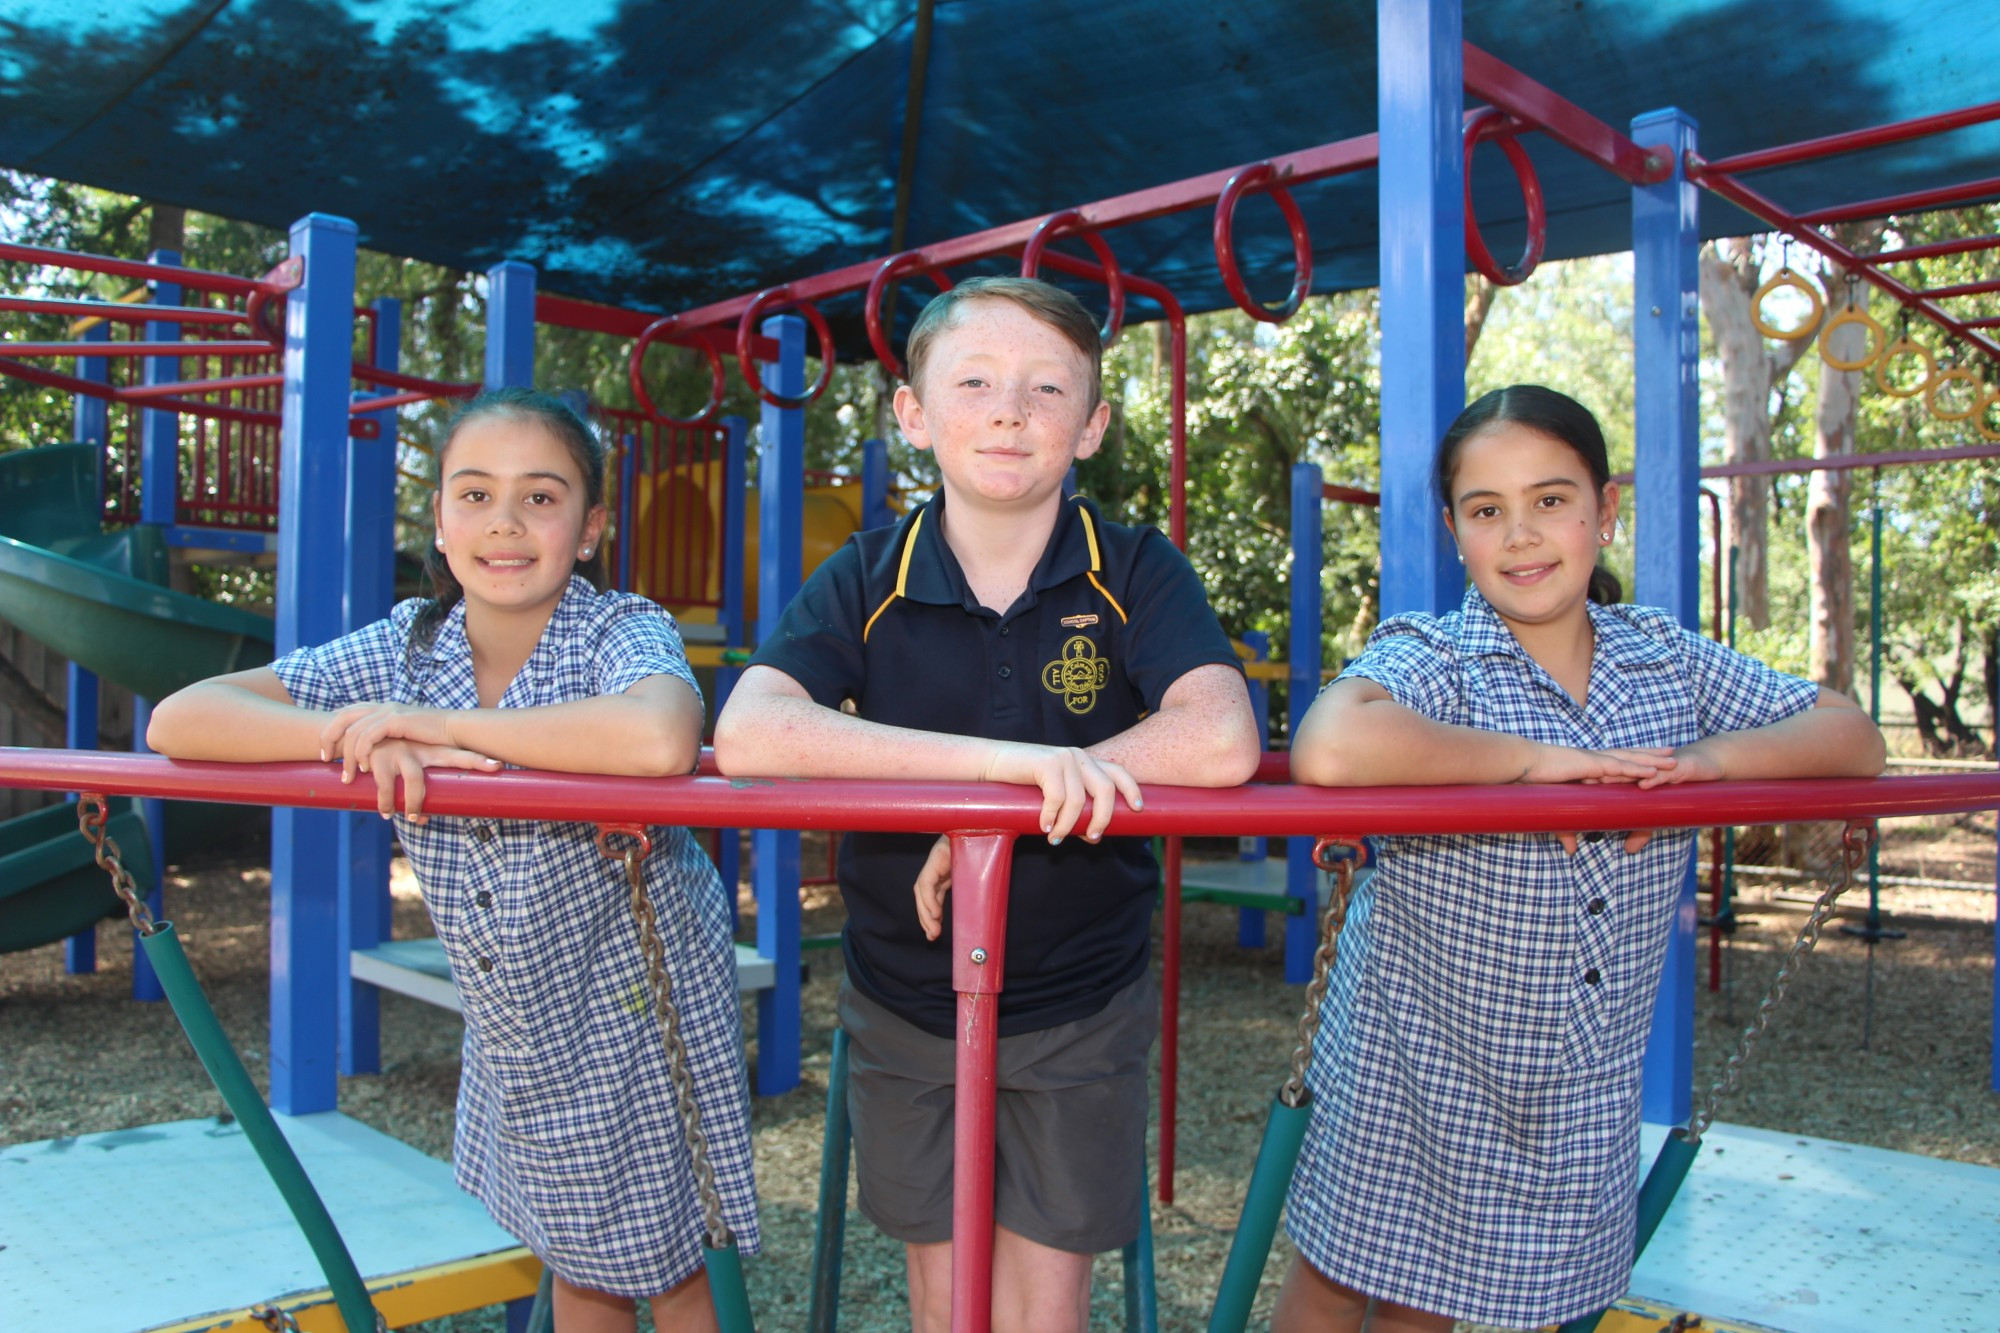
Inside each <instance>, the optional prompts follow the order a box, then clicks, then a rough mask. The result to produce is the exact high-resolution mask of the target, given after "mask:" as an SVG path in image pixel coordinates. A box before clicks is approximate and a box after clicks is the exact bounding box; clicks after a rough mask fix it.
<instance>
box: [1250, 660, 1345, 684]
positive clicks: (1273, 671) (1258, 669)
mask: <svg viewBox="0 0 2000 1333" xmlns="http://www.w3.org/2000/svg"><path fill="white" fill-rule="evenodd" d="M1243 674H1244V675H1245V676H1247V677H1249V678H1250V679H1251V680H1290V679H1291V678H1292V668H1291V665H1290V663H1287V662H1245V663H1244V664H1243ZM1339 674H1340V672H1339V670H1338V669H1337V668H1334V667H1326V668H1323V669H1322V670H1321V671H1320V673H1319V678H1320V679H1321V680H1332V679H1333V678H1334V677H1335V676H1338V675H1339Z"/></svg>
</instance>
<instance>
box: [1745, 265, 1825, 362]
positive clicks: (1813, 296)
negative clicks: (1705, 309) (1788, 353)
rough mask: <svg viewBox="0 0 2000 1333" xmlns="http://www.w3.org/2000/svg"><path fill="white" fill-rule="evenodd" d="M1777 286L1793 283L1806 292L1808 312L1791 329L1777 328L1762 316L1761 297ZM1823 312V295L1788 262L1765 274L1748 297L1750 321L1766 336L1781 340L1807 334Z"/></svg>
mask: <svg viewBox="0 0 2000 1333" xmlns="http://www.w3.org/2000/svg"><path fill="white" fill-rule="evenodd" d="M1780 287H1795V288H1797V289H1798V290H1799V291H1802V292H1804V293H1805V294H1806V299H1807V300H1809V301H1811V302H1812V313H1811V314H1810V315H1807V316H1806V317H1805V319H1804V320H1802V321H1800V323H1799V326H1798V327H1797V328H1794V329H1781V328H1779V327H1778V326H1777V325H1775V324H1772V323H1770V322H1769V321H1767V320H1766V319H1765V318H1764V298H1765V297H1767V296H1769V295H1770V294H1771V293H1772V292H1774V291H1776V290H1778V288H1780ZM1825 313H1826V298H1825V297H1823V296H1821V295H1820V294H1819V288H1817V287H1815V286H1813V285H1812V284H1811V283H1810V282H1807V281H1806V280H1805V279H1804V278H1802V277H1800V276H1799V275H1798V274H1796V273H1794V272H1792V266H1791V265H1790V264H1786V265H1783V266H1782V267H1780V268H1779V269H1778V271H1777V272H1776V273H1773V274H1772V275H1771V276H1770V278H1768V279H1767V280H1766V281H1765V283H1764V285H1763V286H1762V287H1759V288H1758V289H1757V294H1756V295H1755V296H1753V297H1751V298H1750V322H1751V323H1752V324H1755V325H1756V326H1757V332H1759V333H1761V334H1763V335H1764V336H1765V337H1766V338H1776V339H1778V340H1779V341H1781V342H1788V343H1795V342H1797V341H1799V340H1800V339H1801V338H1810V337H1812V336H1813V333H1814V332H1815V331H1816V330H1817V329H1818V328H1819V317H1820V316H1821V315H1823V314H1825Z"/></svg>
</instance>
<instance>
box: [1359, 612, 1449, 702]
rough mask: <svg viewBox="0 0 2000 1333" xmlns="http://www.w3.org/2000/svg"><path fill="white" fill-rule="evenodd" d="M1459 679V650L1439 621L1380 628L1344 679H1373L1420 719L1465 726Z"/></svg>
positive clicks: (1405, 620) (1411, 619)
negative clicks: (1444, 631)
mask: <svg viewBox="0 0 2000 1333" xmlns="http://www.w3.org/2000/svg"><path fill="white" fill-rule="evenodd" d="M1459 674H1460V673H1459V655H1458V647H1457V645H1456V644H1455V643H1454V642H1452V640H1451V638H1450V636H1448V635H1446V634H1444V633H1442V632H1441V630H1440V622H1439V621H1437V620H1433V619H1431V618H1429V617H1423V618H1419V617H1416V616H1397V617H1396V618H1395V619H1393V620H1388V621H1385V622H1383V623H1382V624H1381V625H1379V626H1377V627H1376V630H1375V632H1374V633H1373V634H1371V635H1369V636H1368V643H1367V645H1366V646H1365V647H1363V648H1362V650H1361V655H1360V656H1359V657H1357V658H1355V659H1354V660H1353V661H1351V662H1349V663H1348V664H1347V668H1346V669H1345V670H1344V671H1342V672H1341V673H1340V676H1339V679H1341V680H1346V679H1348V678H1349V677H1354V678H1356V679H1359V680H1372V681H1374V682H1375V683H1376V684H1377V685H1380V686H1381V687H1382V688H1383V689H1384V690H1386V691H1388V694H1389V697H1390V698H1391V699H1394V700H1395V701H1396V702H1397V703H1399V704H1401V705H1402V706H1403V707H1405V708H1407V709H1409V710H1410V711H1411V712H1413V713H1415V714H1417V715H1418V716H1420V717H1426V718H1429V719H1430V720H1431V721H1433V722H1448V723H1452V724H1455V725H1459V726H1463V725H1465V724H1466V722H1467V711H1466V707H1465V692H1464V691H1463V690H1462V689H1461V688H1460V684H1459Z"/></svg>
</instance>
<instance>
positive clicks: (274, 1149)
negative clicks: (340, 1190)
mask: <svg viewBox="0 0 2000 1333" xmlns="http://www.w3.org/2000/svg"><path fill="white" fill-rule="evenodd" d="M139 945H140V947H141V948H143V949H144V950H145V951H146V960H147V961H148V962H150V963H151V964H152V965H153V972H154V975H156V976H157V977H159V979H160V988H161V989H162V990H164V991H165V992H166V996H167V1000H168V1002H169V1003H170V1004H172V1005H173V1007H174V1016H175V1017H176V1018H178V1019H180V1021H181V1027H182V1029H183V1030H185V1031H186V1033H187V1036H188V1041H189V1042H190V1043H192V1044H193V1046H194V1053H195V1054H196V1055H198V1056H200V1057H201V1064H202V1068H204V1069H206V1070H207V1071H208V1076H209V1078H210V1079H212V1080H213V1081H214V1083H215V1089H216V1091H217V1092H220V1093H221V1094H222V1100H223V1101H224V1102H225V1103H226V1104H227V1105H228V1107H229V1110H230V1113H231V1114H232V1115H234V1116H235V1117H236V1123H237V1124H239V1125H241V1126H243V1136H244V1137H245V1138H247V1139H249V1140H250V1146H251V1147H252V1148H254V1149H256V1150H257V1156H258V1158H259V1160H261V1161H262V1162H263V1163H264V1170H265V1171H267V1172H269V1173H270V1176H271V1182H272V1183H273V1184H275V1185H276V1186H277V1187H278V1192H279V1193H280V1194H282V1195H283V1196H284V1199H285V1204H286V1206H287V1207H289V1208H290V1209H291V1210H292V1217H293V1219H294V1220H295V1221H297V1222H298V1224H299V1230H300V1231H302V1232H304V1233H305V1237H306V1242H307V1243H308V1244H309V1245H311V1246H312V1251H313V1255H314V1257H316V1258H317V1259H318V1260H319V1266H320V1269H321V1271H322V1272H324V1273H325V1274H326V1285H327V1286H328V1288H329V1289H331V1290H332V1292H333V1300H334V1304H335V1305H337V1306H338V1307H339V1308H340V1317H341V1319H342V1320H343V1321H345V1322H346V1324H347V1330H348V1333H374V1330H375V1329H376V1327H377V1319H376V1313H375V1307H374V1305H373V1303H372V1302H370V1301H369V1299H368V1287H367V1285H366V1284H365V1283H363V1282H362V1280H361V1273H360V1270H359V1269H357V1268H355V1266H354V1256H353V1255H351V1254H349V1253H348V1252H347V1245H346V1243H345V1242H344V1241H342V1240H341V1238H340V1231H339V1229H338V1228H336V1227H335V1226H334V1225H333V1218H332V1217H331V1216H330V1215H329V1214H328V1213H327V1211H326V1205H325V1204H324V1203H322V1202H321V1201H320V1197H319V1192H318V1191H317V1190H315V1189H314V1188H313V1185H312V1181H311V1180H309V1179H307V1178H306V1172H305V1168H304V1167H302V1166H300V1165H299V1158H298V1154H296V1153H294V1152H293V1151H292V1145H291V1144H290V1143H287V1142H286V1141H285V1136H284V1133H283V1132H282V1131H281V1130H279V1128H278V1122H277V1121H276V1120H275V1119H273V1118H272V1116H271V1108H270V1107H269V1106H266V1105H265V1104H264V1098H263V1095H262V1094H261V1093H259V1092H258V1091H257V1085H256V1084H255V1083H252V1082H251V1081H250V1071H249V1070H247V1069H245V1068H244V1067H243V1061H242V1059H241V1058H240V1057H239V1056H238V1055H237V1054H236V1048H235V1047H234V1046H231V1045H230V1044H229V1038H228V1036H227V1035H226V1034H225V1033H224V1032H223V1030H222V1024H221V1023H219V1022H218V1021H216V1017H215V1010H214V1009H212V1008H210V1007H209V1003H208V996H206V995H204V994H203V993H202V989H201V983H200V982H199V981H197V980H195V975H194V969H193V968H191V967H189V966H188V960H187V954H186V953H184V952H182V950H181V942H180V939H179V937H178V936H176V935H175V934H174V927H173V923H172V922H171V921H162V922H160V923H159V929H158V930H156V931H155V932H154V933H153V934H151V935H141V936H140V937H139Z"/></svg>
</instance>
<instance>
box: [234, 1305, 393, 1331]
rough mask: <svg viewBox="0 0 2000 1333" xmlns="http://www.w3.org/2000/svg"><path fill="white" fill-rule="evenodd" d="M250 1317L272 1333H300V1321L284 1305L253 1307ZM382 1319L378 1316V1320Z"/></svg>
mask: <svg viewBox="0 0 2000 1333" xmlns="http://www.w3.org/2000/svg"><path fill="white" fill-rule="evenodd" d="M250 1317H251V1318H252V1319H254V1320H256V1321H257V1322H258V1323H260V1324H262V1325H263V1326H264V1327H265V1328H268V1329H269V1330H271V1333H299V1321H298V1320H297V1319H295V1318H294V1317H293V1316H292V1312H291V1311H290V1310H287V1309H285V1308H284V1307H283V1306H282V1305H255V1306H252V1307H251V1308H250ZM380 1317H381V1316H379V1315H378V1316H376V1318H377V1319H378V1320H379V1319H380Z"/></svg>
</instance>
